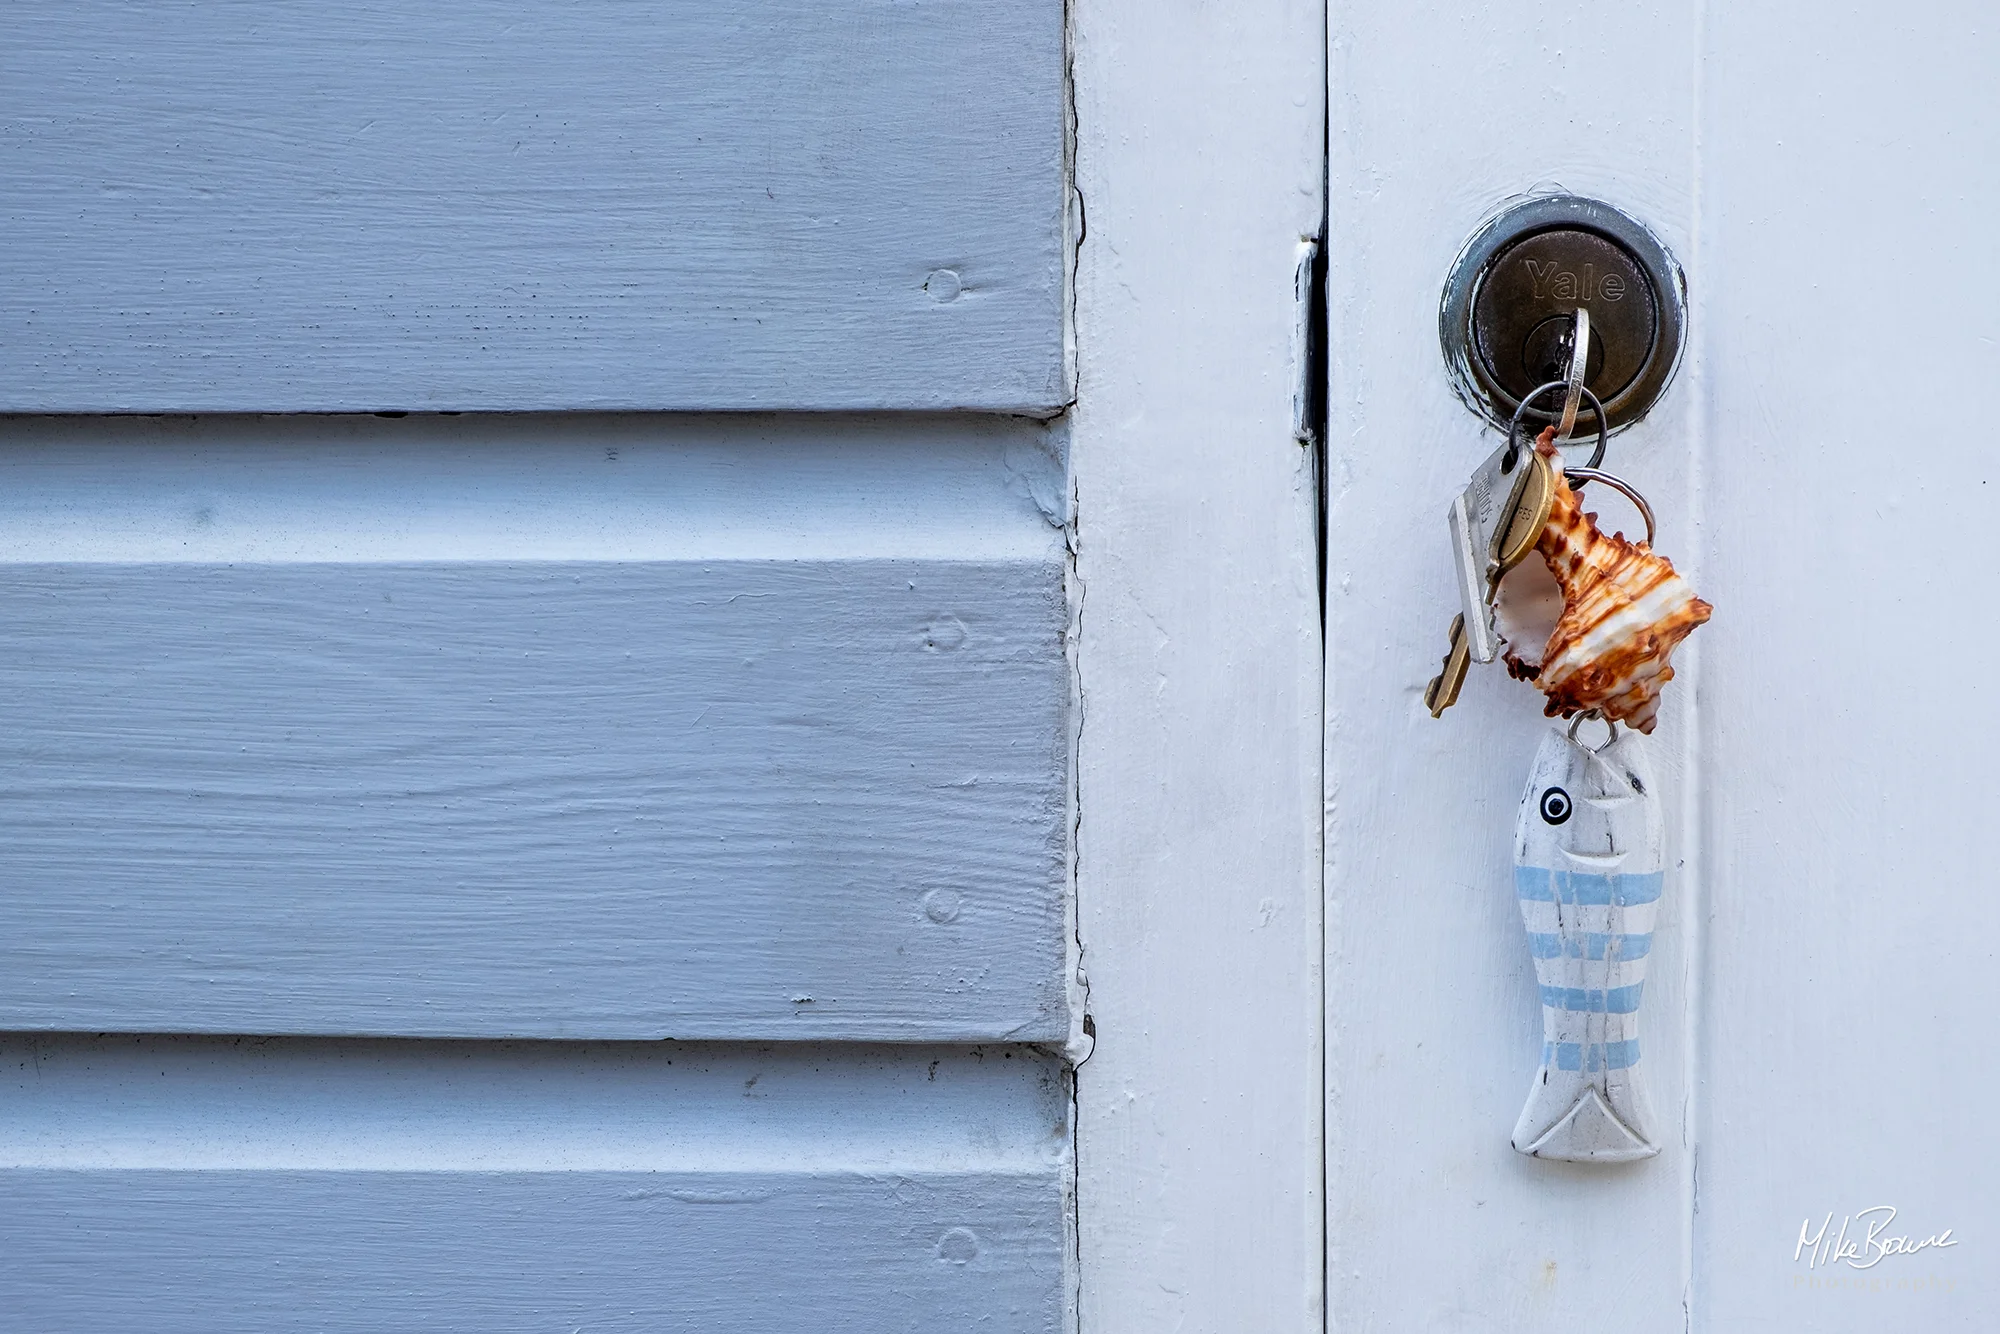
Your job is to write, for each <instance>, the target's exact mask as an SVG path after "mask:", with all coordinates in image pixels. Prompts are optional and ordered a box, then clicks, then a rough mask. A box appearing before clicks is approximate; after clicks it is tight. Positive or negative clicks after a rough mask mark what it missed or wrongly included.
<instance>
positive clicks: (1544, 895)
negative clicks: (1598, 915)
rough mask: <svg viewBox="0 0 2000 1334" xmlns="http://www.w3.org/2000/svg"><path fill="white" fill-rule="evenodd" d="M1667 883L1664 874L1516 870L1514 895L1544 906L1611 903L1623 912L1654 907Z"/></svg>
mask: <svg viewBox="0 0 2000 1334" xmlns="http://www.w3.org/2000/svg"><path fill="white" fill-rule="evenodd" d="M1665 881H1666V874H1665V873H1664V872H1662V871H1650V872H1647V873H1645V874H1643V875H1593V874H1591V873H1589V872H1586V871H1549V870H1544V869H1543V868H1541V867H1539V866H1516V867H1515V868H1514V892H1515V893H1516V894H1518V895H1520V896H1521V897H1522V898H1524V899H1536V900H1539V901H1541V902H1543V903H1611V904H1616V905H1617V906H1619V907H1621V908H1624V907H1630V906H1632V905H1634V904H1639V903H1655V902H1658V900H1659V897H1660V887H1661V885H1662V884H1664V883H1665Z"/></svg>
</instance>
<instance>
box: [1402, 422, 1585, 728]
mask: <svg viewBox="0 0 2000 1334" xmlns="http://www.w3.org/2000/svg"><path fill="white" fill-rule="evenodd" d="M1496 458H1497V456H1496ZM1494 462H1495V460H1488V467H1489V469H1490V468H1491V467H1492V465H1493V464H1494ZM1481 480H1483V479H1481V478H1475V479H1474V489H1476V488H1477V486H1478V485H1479V483H1480V481H1481ZM1489 484H1490V483H1489ZM1554 501H1555V473H1554V472H1553V471H1552V470H1551V469H1550V467H1549V463H1548V460H1547V459H1544V458H1543V457H1541V455H1539V454H1536V453H1534V452H1532V451H1530V452H1529V454H1528V466H1527V468H1526V469H1525V470H1524V475H1523V476H1521V477H1518V478H1516V479H1515V481H1514V485H1513V486H1512V487H1510V488H1509V494H1508V496H1507V498H1506V499H1505V501H1504V502H1502V504H1501V505H1500V506H1499V507H1498V509H1499V512H1498V513H1496V514H1493V519H1496V520H1498V522H1493V521H1492V520H1489V521H1488V524H1490V531H1491V532H1492V539H1491V545H1490V547H1489V548H1488V549H1487V550H1486V551H1485V552H1483V553H1482V552H1480V551H1479V550H1478V547H1477V546H1475V545H1473V543H1474V542H1475V541H1476V535H1483V534H1484V532H1485V531H1487V529H1488V524H1479V523H1477V522H1476V521H1469V506H1468V503H1467V500H1466V498H1465V497H1460V499H1459V500H1458V501H1457V502H1456V503H1455V504H1454V505H1453V506H1452V538H1453V542H1454V544H1455V545H1456V547H1457V548H1458V550H1459V560H1458V563H1459V566H1460V577H1461V580H1463V581H1467V582H1470V583H1471V588H1476V589H1478V593H1477V594H1476V596H1477V597H1478V602H1477V604H1476V605H1474V606H1473V607H1472V608H1471V610H1472V612H1473V614H1474V615H1477V616H1478V617H1479V618H1480V621H1479V625H1480V626H1481V627H1482V628H1484V629H1485V631H1486V636H1487V639H1488V641H1489V643H1490V645H1491V648H1492V649H1493V650H1494V651H1493V652H1489V654H1488V656H1486V657H1483V658H1480V661H1482V662H1490V661H1492V659H1493V657H1494V656H1496V655H1497V649H1498V644H1497V641H1495V640H1494V639H1493V629H1492V626H1493V599H1494V598H1495V597H1496V596H1497V595H1498V594H1499V592H1500V580H1501V577H1502V576H1504V575H1505V574H1506V573H1507V571H1509V570H1511V569H1513V568H1514V567H1515V566H1516V565H1519V564H1520V563H1521V562H1522V561H1523V560H1525V559H1527V557H1528V553H1530V552H1532V551H1533V550H1534V549H1535V544H1536V543H1537V542H1538V541H1540V540H1541V536H1542V529H1543V528H1545V527H1547V526H1548V522H1549V508H1550V506H1551V505H1552V504H1553V503H1554ZM1491 503H1492V502H1491V501H1490V500H1489V501H1488V502H1487V504H1488V505H1489V506H1490V505H1491ZM1488 512H1489V513H1491V512H1492V511H1491V510H1489V511H1488ZM1482 556H1483V560H1482V559H1481V558H1482ZM1474 570H1477V571H1478V574H1477V575H1476V576H1475V575H1474V574H1473V571H1474ZM1475 579H1476V582H1472V581H1473V580H1475ZM1468 592H1470V589H1468ZM1470 600H1471V599H1470V597H1468V601H1470ZM1465 618H1466V613H1465V612H1460V613H1459V614H1458V615H1457V616H1455V617H1453V618H1452V622H1451V648H1450V649H1449V650H1448V651H1447V652H1446V653H1445V655H1444V666H1443V668H1442V670H1440V671H1439V672H1438V674H1437V675H1436V676H1435V677H1433V678H1432V679H1431V683H1430V685H1429V687H1428V688H1426V689H1425V691H1424V707H1425V708H1427V709H1429V710H1430V711H1431V717H1433V718H1436V717H1440V716H1441V715H1442V714H1443V713H1444V711H1445V710H1446V709H1448V708H1450V707H1451V706H1452V705H1453V704H1456V703H1457V702H1458V691H1459V687H1461V686H1463V685H1464V684H1465V672H1466V669H1467V668H1468V667H1469V666H1470V665H1471V663H1472V660H1473V658H1474V656H1475V655H1474V653H1473V651H1472V636H1471V635H1469V634H1467V633H1466V619H1465Z"/></svg>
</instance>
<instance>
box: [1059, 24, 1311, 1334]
mask: <svg viewBox="0 0 2000 1334" xmlns="http://www.w3.org/2000/svg"><path fill="white" fill-rule="evenodd" d="M1323 13H1324V11H1323V7H1322V6H1321V5H1320V4H1319V3H1318V0H1238V2H1237V3H1233V4H1229V5H1210V4H1199V3H1193V2H1192V0H1175V3H1168V4H1162V3H1159V0H1075V3H1073V4H1072V6H1071V22H1072V31H1071V39H1072V58H1073V61H1074V78H1075V98H1076V135H1077V152H1076V173H1077V189H1078V192H1079V194H1080V196H1081V209H1080V211H1081V216H1082V220H1083V223H1084V234H1083V237H1082V241H1081V246H1080V249H1079V253H1078V261H1077V278H1076V340H1077V364H1078V372H1079V379H1078V386H1077V403H1076V408H1075V411H1074V415H1073V418H1072V422H1071V427H1072V432H1073V433H1072V435H1071V451H1072V453H1071V466H1072V470H1073V477H1074V482H1075V487H1076V515H1077V518H1076V532H1075V542H1076V569H1075V573H1076V589H1075V593H1074V597H1073V601H1074V605H1075V609H1076V625H1077V636H1078V652H1077V672H1078V682H1079V689H1080V701H1081V708H1080V710H1079V713H1080V716H1081V724H1080V729H1081V736H1080V744H1079V756H1078V766H1077V775H1078V777H1077V782H1078V797H1079V810H1080V820H1079V823H1078V829H1077V844H1076V858H1077V894H1078V911H1079V917H1080V935H1081V941H1082V947H1083V953H1082V967H1083V970H1084V972H1085V974H1086V975H1087V981H1088V1003H1087V1010H1088V1013H1089V1015H1090V1017H1091V1022H1092V1026H1093V1027H1094V1029H1095V1050H1094V1052H1093V1053H1092V1054H1091V1055H1090V1057H1089V1058H1088V1060H1087V1061H1085V1063H1084V1064H1083V1065H1082V1066H1081V1067H1080V1068H1079V1070H1078V1073H1077V1102H1078V1121H1077V1137H1078V1171H1079V1182H1078V1196H1079V1203H1078V1212H1079V1230H1080V1259H1081V1271H1082V1294H1081V1297H1082V1306H1081V1326H1082V1329H1083V1330H1084V1331H1085V1334H1124V1332H1126V1331H1130V1334H1159V1332H1160V1331H1164V1330H1183V1331H1190V1332H1192V1331H1214V1332H1216V1334H1221V1332H1223V1331H1258V1334H1305V1332H1306V1331H1317V1330H1319V1329H1320V1328H1321V1326H1322V1296H1321V1295H1322V1290H1323V1278H1322V1264H1323V1259H1322V1250H1321V1236H1322V1230H1321V1227H1322V1220H1321V1189H1320V1186H1321V1134H1320V1106H1321V1097H1322V1088H1321V1079H1320V1070H1321V1062H1320V1024H1319V1016H1320V960H1321V927H1320V778H1319V771H1320V770H1319V766H1320V740H1319V738H1320V679H1321V673H1320V662H1321V651H1322V649H1321V636H1320V623H1319V596H1318V587H1317V582H1318V580H1317V571H1318V551H1317V542H1316V537H1315V526H1316V518H1315V516H1316V511H1317V481H1316V476H1315V468H1314V463H1313V456H1312V452H1311V450H1310V449H1309V448H1307V447H1306V446H1304V445H1302V444H1301V443H1300V441H1299V440H1298V439H1297V438H1296V436H1295V433H1294V395H1295V392H1296V387H1297V386H1298V385H1300V384H1301V383H1302V382H1303V375H1304V371H1305V367H1304V360H1305V358H1304V348H1303V346H1302V345H1301V342H1300V340H1299V339H1298V338H1297V334H1296V331H1297V329H1298V328H1299V327H1300V322H1299V319H1298V306H1297V292H1296V290H1295V275H1296V271H1297V266H1298V262H1299V258H1300V254H1301V248H1302V244H1303V243H1304V242H1305V241H1306V240H1307V239H1308V238H1311V237H1314V236H1316V235H1317V234H1318V232H1319V229H1320V218H1321V212H1322V195H1323V187H1322V167H1323V162H1324V155H1323V142H1324V141H1323V124H1324V118H1323V110H1322V108H1323V99H1324V96H1325V77H1324V64H1323V60H1322V55H1321V51H1322V45H1321V35H1322V32H1323V30H1324V29H1323V25H1324V18H1323Z"/></svg>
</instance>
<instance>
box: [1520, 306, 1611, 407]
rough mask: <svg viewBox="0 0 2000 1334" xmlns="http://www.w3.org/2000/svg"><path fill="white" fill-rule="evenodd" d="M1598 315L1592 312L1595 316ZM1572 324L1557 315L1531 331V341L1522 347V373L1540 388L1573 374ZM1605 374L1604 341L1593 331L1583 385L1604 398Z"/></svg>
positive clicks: (1565, 318) (1528, 338) (1527, 341)
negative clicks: (1571, 372) (1570, 350)
mask: <svg viewBox="0 0 2000 1334" xmlns="http://www.w3.org/2000/svg"><path fill="white" fill-rule="evenodd" d="M1596 313H1597V312H1596V311H1592V312H1591V314H1593V315H1595V314H1596ZM1570 320H1571V317H1570V316H1568V315H1553V316H1551V317H1549V318H1548V319H1546V320H1543V321H1542V322H1541V323H1540V324H1537V325H1536V326H1535V327H1534V328H1532V329H1530V330H1529V331H1528V337H1527V340H1526V341H1525V342H1523V343H1522V344H1521V369H1522V370H1524V371H1526V372H1527V373H1528V378H1529V379H1530V380H1532V381H1534V382H1535V383H1536V384H1547V383H1548V382H1549V381H1551V380H1561V379H1563V378H1565V377H1566V376H1567V375H1568V374H1569V331H1570ZM1603 373H1604V340H1603V339H1602V338H1600V337H1598V334H1597V330H1596V328H1595V327H1592V329H1591V331H1590V360H1589V361H1588V362H1587V363H1585V365H1584V368H1583V383H1584V385H1585V386H1586V387H1587V388H1589V389H1590V391H1591V392H1592V393H1595V394H1600V395H1601V394H1602V393H1603V392H1604V385H1603V384H1602V383H1601V382H1600V380H1599V377H1600V376H1601V375H1602V374H1603ZM1550 392H1551V393H1553V392H1554V391H1553V390H1551V391H1550Z"/></svg>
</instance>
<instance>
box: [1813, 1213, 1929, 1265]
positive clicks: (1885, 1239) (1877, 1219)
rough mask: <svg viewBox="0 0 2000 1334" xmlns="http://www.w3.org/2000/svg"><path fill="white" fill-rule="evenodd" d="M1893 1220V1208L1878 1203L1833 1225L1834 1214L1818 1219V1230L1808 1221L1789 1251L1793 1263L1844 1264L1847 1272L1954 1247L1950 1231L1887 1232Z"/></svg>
mask: <svg viewBox="0 0 2000 1334" xmlns="http://www.w3.org/2000/svg"><path fill="white" fill-rule="evenodd" d="M1895 1221H1896V1206H1894V1205H1893V1204H1878V1205H1876V1206H1874V1207H1873V1208H1870V1209H1862V1210H1859V1211H1857V1212H1855V1213H1852V1214H1849V1215H1847V1216H1846V1217H1845V1218H1843V1219H1841V1220H1840V1227H1839V1228H1838V1229H1836V1228H1835V1227H1834V1225H1833V1215H1832V1214H1828V1215H1827V1216H1826V1217H1825V1218H1823V1219H1821V1220H1820V1224H1819V1226H1818V1227H1817V1228H1815V1227H1814V1226H1813V1222H1812V1220H1811V1219H1810V1218H1808V1219H1807V1220H1806V1221H1805V1222H1804V1223H1801V1224H1800V1225H1799V1244H1798V1246H1797V1247H1796V1248H1794V1249H1793V1251H1792V1259H1793V1260H1794V1261H1798V1260H1804V1261H1805V1264H1806V1268H1807V1269H1819V1268H1821V1267H1823V1266H1828V1265H1839V1264H1844V1265H1846V1266H1847V1267H1848V1268H1850V1269H1873V1268H1874V1267H1875V1266H1876V1265H1879V1264H1881V1263H1882V1262H1883V1261H1884V1260H1886V1259H1888V1258H1889V1257H1890V1256H1892V1255H1918V1254H1921V1253H1922V1252H1924V1251H1928V1250H1936V1249H1941V1248H1943V1247H1946V1246H1956V1245H1958V1243H1957V1242H1956V1241H1954V1240H1952V1235H1951V1229H1950V1228H1946V1229H1945V1230H1944V1231H1942V1232H1934V1233H1932V1234H1931V1235H1929V1236H1927V1237H1919V1236H1917V1235H1916V1234H1914V1233H1908V1232H1894V1233H1892V1232H1891V1231H1890V1230H1889V1229H1890V1228H1891V1227H1892V1226H1893V1225H1894V1224H1895Z"/></svg>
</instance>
